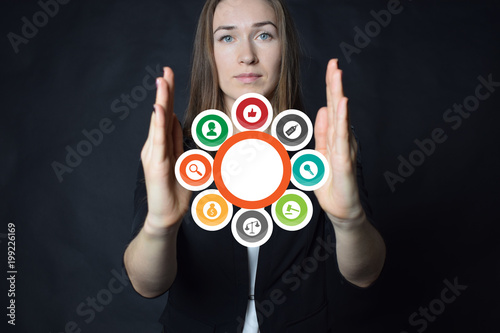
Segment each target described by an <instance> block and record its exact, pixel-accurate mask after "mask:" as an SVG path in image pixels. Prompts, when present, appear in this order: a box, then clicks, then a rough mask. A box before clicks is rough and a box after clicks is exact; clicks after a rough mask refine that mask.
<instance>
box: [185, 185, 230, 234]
mask: <svg viewBox="0 0 500 333" xmlns="http://www.w3.org/2000/svg"><path fill="white" fill-rule="evenodd" d="M191 215H192V216H193V219H194V221H195V222H196V224H198V226H199V227H200V228H202V229H205V230H208V231H216V230H220V229H222V228H224V227H225V226H226V225H228V223H229V221H231V217H232V215H233V205H232V204H231V203H229V202H227V200H226V199H224V198H223V197H222V195H220V192H219V191H217V190H206V191H203V192H201V193H199V194H198V195H197V196H196V198H194V200H193V204H192V205H191Z"/></svg>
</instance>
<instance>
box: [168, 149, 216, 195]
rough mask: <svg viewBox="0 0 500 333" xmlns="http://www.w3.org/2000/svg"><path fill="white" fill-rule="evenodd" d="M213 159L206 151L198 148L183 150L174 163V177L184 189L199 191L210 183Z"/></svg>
mask: <svg viewBox="0 0 500 333" xmlns="http://www.w3.org/2000/svg"><path fill="white" fill-rule="evenodd" d="M213 163H214V161H213V158H212V156H210V155H209V154H208V153H207V152H205V151H203V150H199V149H193V150H188V151H186V152H184V153H183V154H182V155H181V156H180V157H179V158H178V159H177V161H176V163H175V177H176V178H177V181H178V182H179V183H180V184H181V185H182V186H183V187H184V188H186V189H188V190H191V191H200V190H203V189H205V188H207V187H208V186H210V184H212V181H213V175H212V165H213Z"/></svg>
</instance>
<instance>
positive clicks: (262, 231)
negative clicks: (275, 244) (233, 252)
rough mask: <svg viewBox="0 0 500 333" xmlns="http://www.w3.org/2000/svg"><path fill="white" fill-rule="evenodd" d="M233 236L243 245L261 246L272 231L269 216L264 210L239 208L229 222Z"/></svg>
mask: <svg viewBox="0 0 500 333" xmlns="http://www.w3.org/2000/svg"><path fill="white" fill-rule="evenodd" d="M231 231H232V233H233V236H234V238H235V239H236V240H237V241H238V242H239V243H240V244H241V245H243V246H247V247H255V246H261V245H262V244H264V243H265V242H267V241H268V240H269V238H270V237H271V234H272V232H273V223H272V220H271V216H269V214H268V213H267V212H266V211H265V210H264V209H258V210H247V209H240V210H239V211H238V212H237V213H236V214H234V217H233V222H232V223H231Z"/></svg>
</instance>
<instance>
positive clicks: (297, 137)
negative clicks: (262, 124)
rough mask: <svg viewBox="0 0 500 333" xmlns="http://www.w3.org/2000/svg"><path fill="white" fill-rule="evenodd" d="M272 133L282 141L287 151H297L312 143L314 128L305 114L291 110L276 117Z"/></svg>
mask: <svg viewBox="0 0 500 333" xmlns="http://www.w3.org/2000/svg"><path fill="white" fill-rule="evenodd" d="M271 133H272V135H273V136H274V137H276V138H277V139H278V140H280V142H281V143H282V144H283V146H284V147H285V148H286V150H289V151H297V150H300V149H302V148H304V147H305V146H306V145H307V144H308V143H309V141H311V138H312V134H313V126H312V123H311V120H310V119H309V117H307V115H306V114H305V113H304V112H302V111H299V110H293V109H290V110H286V111H283V112H281V113H280V114H278V116H276V118H275V119H274V121H273V125H272V127H271Z"/></svg>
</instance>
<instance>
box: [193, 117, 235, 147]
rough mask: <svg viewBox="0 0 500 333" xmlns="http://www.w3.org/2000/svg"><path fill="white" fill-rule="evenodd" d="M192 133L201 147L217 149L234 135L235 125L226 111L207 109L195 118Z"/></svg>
mask: <svg viewBox="0 0 500 333" xmlns="http://www.w3.org/2000/svg"><path fill="white" fill-rule="evenodd" d="M191 133H192V136H193V139H194V141H195V142H196V144H197V145H198V146H199V147H201V148H203V149H205V150H209V151H215V150H217V149H218V148H219V147H220V145H221V144H222V143H223V142H224V141H225V140H226V139H227V138H228V137H230V136H231V135H233V125H232V123H231V120H230V119H229V117H228V116H227V115H226V114H225V113H223V112H221V111H219V110H205V111H203V112H201V113H200V114H198V115H197V116H196V118H194V120H193V124H192V125H191Z"/></svg>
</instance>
